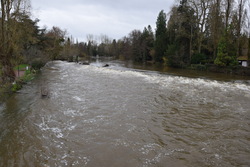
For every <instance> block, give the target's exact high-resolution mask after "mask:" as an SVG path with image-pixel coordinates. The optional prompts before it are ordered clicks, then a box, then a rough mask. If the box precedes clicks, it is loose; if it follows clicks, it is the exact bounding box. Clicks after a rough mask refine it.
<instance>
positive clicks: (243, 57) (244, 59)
mask: <svg viewBox="0 0 250 167" xmlns="http://www.w3.org/2000/svg"><path fill="white" fill-rule="evenodd" d="M238 60H239V61H247V60H248V57H247V56H240V57H238Z"/></svg>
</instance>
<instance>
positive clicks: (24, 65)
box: [14, 64, 30, 70]
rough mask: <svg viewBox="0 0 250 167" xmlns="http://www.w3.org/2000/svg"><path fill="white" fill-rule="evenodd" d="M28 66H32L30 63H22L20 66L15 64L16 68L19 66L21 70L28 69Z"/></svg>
mask: <svg viewBox="0 0 250 167" xmlns="http://www.w3.org/2000/svg"><path fill="white" fill-rule="evenodd" d="M27 66H30V65H28V64H20V65H18V66H15V67H14V70H18V67H19V70H26V67H27Z"/></svg>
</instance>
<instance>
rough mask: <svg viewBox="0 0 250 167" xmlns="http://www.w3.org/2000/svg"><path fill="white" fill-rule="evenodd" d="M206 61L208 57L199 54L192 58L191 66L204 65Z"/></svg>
mask: <svg viewBox="0 0 250 167" xmlns="http://www.w3.org/2000/svg"><path fill="white" fill-rule="evenodd" d="M205 61H206V55H204V54H202V53H197V54H194V55H193V56H192V59H191V64H203V63H204V62H205Z"/></svg>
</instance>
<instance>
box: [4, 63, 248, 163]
mask: <svg viewBox="0 0 250 167" xmlns="http://www.w3.org/2000/svg"><path fill="white" fill-rule="evenodd" d="M42 86H46V87H47V88H48V89H49V92H50V93H49V96H50V97H49V98H41V94H40V89H41V87H42ZM0 166H1V167H16V166H17V167H19V166H20V167H24V166H25V167H28V166H31V167H33V166H36V167H57V166H58V167H64V166H77V167H78V166H79V167H82V166H86V167H98V166H102V167H118V166H119V167H132V166H133V167H248V166H250V83H249V80H232V81H228V80H227V81H223V80H215V79H209V78H201V77H184V76H176V75H174V74H172V73H171V74H168V73H159V72H153V71H144V70H135V69H131V68H126V67H120V66H119V65H117V64H113V65H111V66H110V67H108V68H103V67H101V66H98V65H95V64H91V65H89V66H83V65H78V64H74V63H67V62H61V61H57V62H54V63H49V64H48V65H47V66H46V67H45V68H44V69H43V71H42V73H41V75H40V76H39V77H38V78H36V79H35V80H33V81H32V82H31V83H29V84H27V85H25V86H24V88H23V89H22V90H21V91H20V92H19V93H17V94H15V95H13V96H11V97H10V98H9V99H8V100H7V101H6V102H5V103H3V104H1V105H0Z"/></svg>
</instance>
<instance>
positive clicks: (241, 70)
mask: <svg viewBox="0 0 250 167" xmlns="http://www.w3.org/2000/svg"><path fill="white" fill-rule="evenodd" d="M189 69H191V70H198V71H208V72H213V73H224V74H233V75H240V76H250V68H249V67H243V66H235V67H229V66H227V67H221V66H217V65H214V64H206V65H201V64H192V65H191V66H190V67H189Z"/></svg>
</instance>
